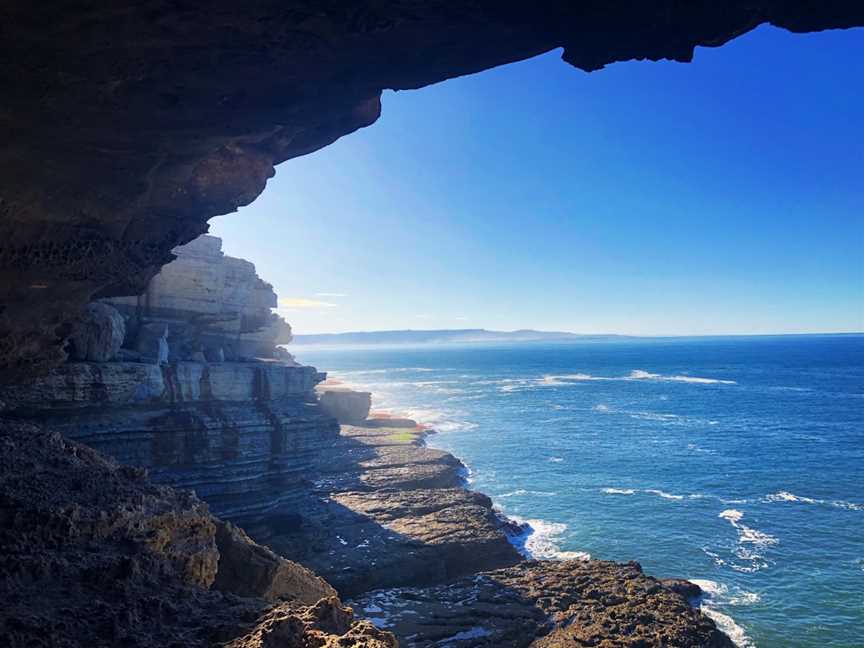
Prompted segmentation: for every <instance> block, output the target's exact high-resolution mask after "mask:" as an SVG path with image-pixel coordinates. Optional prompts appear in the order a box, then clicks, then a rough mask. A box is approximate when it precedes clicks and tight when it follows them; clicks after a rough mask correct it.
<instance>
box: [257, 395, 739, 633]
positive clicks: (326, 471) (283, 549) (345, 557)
mask: <svg viewBox="0 0 864 648" xmlns="http://www.w3.org/2000/svg"><path fill="white" fill-rule="evenodd" d="M334 384H335V386H336V389H335V390H333V389H332V387H333V385H334ZM318 390H319V391H321V392H324V393H326V394H327V399H329V400H330V401H331V403H335V402H336V401H338V400H339V399H343V398H344V399H345V401H346V403H345V404H344V405H340V406H339V411H341V412H345V411H347V410H348V409H349V408H350V407H351V406H352V405H353V404H355V403H357V402H366V403H368V402H369V400H370V399H369V398H368V394H364V393H358V392H353V393H352V390H351V389H350V388H347V387H345V386H344V385H341V384H338V383H337V382H336V381H333V383H323V384H322V385H319V387H318ZM334 392H335V393H334ZM337 393H338V395H337ZM327 399H325V398H322V403H323V402H326V400H327ZM368 407H369V406H368V405H366V412H368ZM363 413H364V412H363V411H362V410H361V411H359V412H358V411H357V408H356V405H354V406H353V410H352V412H351V420H352V421H353V423H352V424H344V423H343V424H342V425H341V426H340V435H339V439H338V441H337V442H336V443H335V444H334V445H333V446H331V447H330V448H329V449H328V451H327V452H326V453H324V454H323V455H322V463H321V465H320V466H319V468H318V470H319V478H318V479H317V480H316V482H315V484H314V493H315V495H316V497H318V498H320V505H319V506H318V508H317V510H316V511H315V512H314V514H312V515H310V511H306V512H305V513H304V515H305V516H308V517H307V519H313V518H314V519H315V520H316V523H315V524H314V526H313V528H312V529H314V531H313V530H312V529H307V530H306V531H305V532H298V533H297V534H295V535H294V536H293V537H292V535H291V534H286V535H282V536H279V537H276V538H273V539H272V540H271V541H270V544H271V546H273V547H274V548H275V549H277V551H279V552H280V553H282V554H284V555H285V556H287V557H289V558H292V559H294V560H297V561H298V562H300V563H302V564H304V565H306V566H308V567H310V568H311V569H312V570H313V571H315V572H316V573H318V574H320V575H322V576H323V577H324V578H325V579H326V580H327V581H328V582H330V583H331V584H333V585H334V587H336V588H337V589H338V590H339V592H340V594H341V595H342V596H343V597H346V598H348V600H349V603H348V604H349V605H351V606H353V608H354V609H355V610H356V612H357V614H358V615H359V616H361V617H364V618H367V619H369V620H371V621H372V622H373V623H374V624H375V625H376V627H379V628H381V629H385V630H389V631H390V632H392V633H393V634H394V635H395V636H396V637H397V639H398V640H399V642H400V645H401V646H412V647H417V648H426V647H431V646H448V647H452V648H474V647H481V646H485V647H491V646H508V647H514V648H519V647H523V648H527V647H531V648H557V647H564V646H568V647H575V646H599V647H603V648H612V647H616V648H617V647H621V648H624V647H627V648H636V647H641V648H648V647H652V648H653V647H656V648H660V647H664V648H666V647H673V646H674V647H681V648H697V647H698V648H732V647H733V646H734V644H733V643H732V642H731V641H730V639H729V638H728V637H727V636H726V635H724V634H723V633H722V632H721V631H719V630H718V629H717V628H716V626H715V624H714V622H713V621H711V620H710V619H709V618H707V617H706V616H704V615H703V614H702V613H701V612H700V611H699V610H698V609H696V608H695V607H694V606H693V604H692V603H693V601H694V600H695V599H696V598H697V597H698V596H699V594H700V590H699V587H698V586H696V585H694V584H693V583H689V582H688V581H683V580H678V579H667V580H659V579H656V578H654V577H651V576H648V575H646V574H644V573H643V572H642V568H641V566H640V565H639V564H638V563H636V562H630V563H626V564H619V563H614V562H609V561H601V560H587V559H586V560H566V561H555V560H543V561H538V560H531V559H525V557H523V556H522V555H520V553H519V552H518V551H517V550H516V548H515V546H514V541H517V540H518V539H519V538H520V537H522V536H523V535H524V534H525V533H526V532H529V533H530V529H526V528H524V527H523V526H521V525H519V524H517V523H515V522H513V521H511V520H508V519H507V518H506V517H504V516H502V515H501V514H500V513H498V512H497V511H495V510H494V509H493V507H492V501H491V500H490V499H489V498H488V497H487V496H486V495H484V494H482V493H478V492H475V491H471V490H468V488H467V484H466V482H465V479H464V475H465V474H466V472H467V469H466V467H465V466H464V465H463V464H462V462H461V461H459V460H458V459H457V458H456V457H454V456H453V455H451V454H450V453H447V452H444V451H441V450H437V449H434V448H430V447H428V446H427V445H426V443H425V439H426V437H427V436H428V435H429V434H432V433H434V431H433V430H431V429H429V428H427V427H425V426H423V425H420V424H418V423H416V422H415V421H413V420H410V419H407V418H396V417H392V416H389V415H381V414H378V415H376V414H374V413H373V414H372V415H371V416H370V417H368V418H366V419H365V420H363V421H362V422H360V421H359V415H360V414H363ZM523 539H524V538H523Z"/></svg>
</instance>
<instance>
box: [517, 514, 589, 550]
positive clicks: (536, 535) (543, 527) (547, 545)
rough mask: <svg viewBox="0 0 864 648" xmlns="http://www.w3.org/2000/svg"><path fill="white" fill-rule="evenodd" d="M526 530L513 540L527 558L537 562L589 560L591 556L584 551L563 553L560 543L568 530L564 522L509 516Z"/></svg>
mask: <svg viewBox="0 0 864 648" xmlns="http://www.w3.org/2000/svg"><path fill="white" fill-rule="evenodd" d="M509 517H510V518H511V519H512V520H513V521H515V522H516V523H518V524H520V525H522V526H523V527H524V528H525V533H523V534H522V535H520V536H518V537H515V538H512V539H511V541H512V542H513V544H514V546H515V547H516V548H517V549H518V550H519V551H520V553H522V554H523V555H525V556H526V557H527V558H533V559H536V560H588V559H589V558H591V555H590V554H588V553H586V552H584V551H562V550H561V548H560V547H559V545H558V543H559V542H560V540H561V536H562V535H563V534H564V532H565V531H566V530H567V525H566V524H564V523H562V522H547V521H546V520H526V519H524V518H521V517H519V516H516V515H511V516H509Z"/></svg>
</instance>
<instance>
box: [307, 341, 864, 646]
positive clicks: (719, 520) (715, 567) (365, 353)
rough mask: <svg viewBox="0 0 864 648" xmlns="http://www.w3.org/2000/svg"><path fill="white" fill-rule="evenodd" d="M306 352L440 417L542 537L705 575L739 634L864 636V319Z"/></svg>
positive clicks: (548, 547) (762, 639)
mask: <svg viewBox="0 0 864 648" xmlns="http://www.w3.org/2000/svg"><path fill="white" fill-rule="evenodd" d="M293 351H294V352H295V353H296V354H297V356H298V359H299V360H301V361H302V362H304V363H310V364H314V365H316V366H317V367H318V368H319V369H321V370H326V371H328V372H330V374H331V376H332V377H336V378H340V379H343V380H344V381H346V382H348V383H350V384H352V385H356V386H358V387H364V388H368V389H369V390H371V391H372V392H373V404H374V407H375V408H377V409H390V410H392V411H395V412H399V413H403V414H409V415H412V416H413V417H414V418H416V419H418V420H420V421H422V422H426V423H430V424H432V425H433V426H434V427H435V428H436V429H438V431H439V432H440V433H439V434H438V435H435V436H433V437H431V438H430V440H429V442H430V445H433V446H435V447H440V448H443V449H446V450H449V451H451V452H453V453H454V454H455V455H457V456H458V457H460V458H461V459H462V460H463V461H464V462H465V463H466V464H467V465H468V466H469V468H470V470H471V476H470V481H471V486H472V487H473V488H475V489H477V490H480V491H482V492H485V493H487V494H489V495H490V496H491V497H492V498H493V500H494V501H495V503H496V504H497V506H498V507H500V508H501V509H502V510H503V512H504V513H506V514H507V515H510V516H513V517H517V518H519V519H522V520H527V521H529V523H530V524H531V526H532V527H533V528H534V529H535V533H534V535H532V536H531V537H530V538H529V539H528V543H527V544H528V549H529V550H531V551H532V552H533V553H534V555H536V556H538V557H544V558H555V557H562V556H565V557H574V556H579V555H582V554H583V553H586V554H590V555H591V556H592V557H594V558H601V559H612V560H619V561H626V560H637V561H639V562H640V563H641V564H642V566H643V567H644V569H645V570H646V571H647V572H648V573H650V574H652V575H656V576H660V577H684V578H688V579H691V580H696V581H697V582H698V583H699V584H700V585H701V586H702V587H703V589H704V590H706V592H708V594H707V596H706V598H705V600H704V608H705V609H706V610H707V611H708V613H709V614H710V615H711V616H712V617H713V618H714V619H715V620H716V621H717V622H718V624H719V625H720V626H721V627H723V628H724V629H725V630H726V631H727V632H728V633H729V634H730V636H732V638H733V639H734V640H735V641H736V642H737V643H738V644H739V645H741V646H758V647H759V648H780V647H797V648H804V647H807V648H816V647H823V646H829V647H832V648H840V647H843V648H852V647H854V646H858V647H860V646H862V645H864V640H862V638H864V595H862V591H864V492H862V485H864V443H862V442H864V336H793V337H751V338H745V337H740V338H732V337H729V338H689V339H683V338H682V339H644V340H628V341H617V342H602V343H596V342H595V343H567V344H523V345H510V346H497V345H496V346H488V345H477V346H473V347H472V346H425V347H401V348H396V347H387V348H373V347H367V348H365V349H359V348H358V349H348V348H332V349H321V348H317V349H316V348H312V347H297V348H295V349H293Z"/></svg>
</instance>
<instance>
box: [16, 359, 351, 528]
mask: <svg viewBox="0 0 864 648" xmlns="http://www.w3.org/2000/svg"><path fill="white" fill-rule="evenodd" d="M322 378H323V375H322V374H319V373H318V371H317V370H316V369H315V368H314V367H300V366H297V367H294V366H286V365H283V364H281V363H278V362H250V363H239V362H225V363H216V364H202V363H195V362H179V363H172V364H169V365H164V366H156V365H153V364H143V363H123V362H111V363H67V364H65V365H61V366H60V367H58V368H56V369H54V370H52V371H51V372H50V373H49V374H48V376H45V377H43V378H40V379H37V380H36V381H34V382H33V383H32V384H30V385H26V386H16V387H8V388H5V389H3V390H0V400H2V401H3V402H4V403H5V404H6V410H5V414H6V415H7V416H10V417H14V418H16V419H18V420H22V421H29V422H35V423H39V424H41V425H44V426H45V427H46V428H48V429H51V430H52V431H56V432H59V433H61V434H63V435H65V436H66V437H68V438H70V439H74V440H77V441H81V442H83V443H86V444H88V445H89V446H91V447H93V448H96V449H97V450H99V451H100V452H104V453H105V454H107V455H109V456H112V457H114V458H115V459H117V460H118V461H120V462H122V463H125V464H129V465H132V466H137V467H142V468H146V469H147V470H148V471H149V473H150V476H151V478H152V479H153V480H154V481H156V482H158V483H163V484H168V485H171V486H178V487H182V488H192V489H194V490H195V491H196V492H197V493H198V495H199V496H200V497H202V498H203V499H205V500H206V501H207V502H208V503H209V504H210V506H211V508H212V509H213V511H214V512H215V513H216V514H217V515H220V516H222V517H225V518H227V519H229V520H231V521H234V522H237V523H239V524H242V525H243V526H244V527H245V528H246V530H247V531H249V532H253V533H254V532H256V531H257V534H258V535H259V537H264V536H266V533H263V531H262V528H261V524H262V521H263V520H265V519H266V520H269V519H270V517H272V516H278V515H279V514H280V511H281V510H282V509H288V510H293V509H294V505H293V503H292V502H293V500H294V499H295V498H296V497H298V495H299V494H300V493H305V492H306V491H307V490H308V489H307V487H306V484H307V480H308V479H309V477H310V474H312V472H313V470H314V466H315V462H316V461H317V456H318V454H319V452H320V451H321V450H323V449H324V448H326V447H328V446H329V445H331V444H332V443H334V442H335V441H336V439H337V437H338V434H339V427H338V425H337V423H336V421H335V420H334V419H332V418H331V417H329V416H327V415H325V414H323V413H322V412H321V411H320V408H319V406H318V404H317V403H316V402H315V400H314V393H313V390H314V387H315V385H316V383H318V382H319V381H320V380H321V379H322ZM264 529H265V530H266V526H265V527H264Z"/></svg>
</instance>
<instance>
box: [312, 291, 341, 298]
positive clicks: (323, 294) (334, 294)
mask: <svg viewBox="0 0 864 648" xmlns="http://www.w3.org/2000/svg"><path fill="white" fill-rule="evenodd" d="M315 296H316V297H332V298H334V299H340V298H342V297H347V296H348V295H346V294H345V293H338V292H319V293H315Z"/></svg>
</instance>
